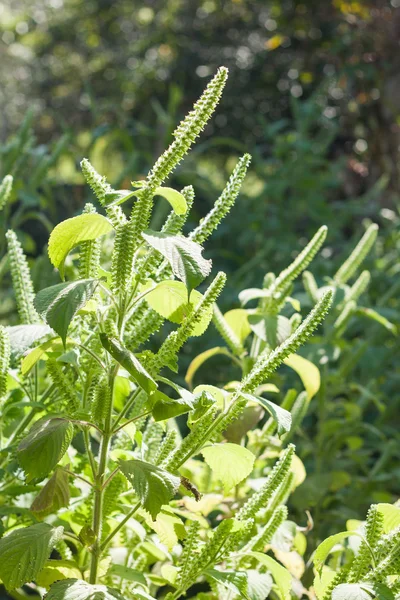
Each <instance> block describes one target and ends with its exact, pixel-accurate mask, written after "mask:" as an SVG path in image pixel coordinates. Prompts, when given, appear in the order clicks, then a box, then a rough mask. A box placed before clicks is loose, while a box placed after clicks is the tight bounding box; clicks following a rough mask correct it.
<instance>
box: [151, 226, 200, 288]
mask: <svg viewBox="0 0 400 600" xmlns="http://www.w3.org/2000/svg"><path fill="white" fill-rule="evenodd" d="M142 236H143V238H144V239H145V240H146V242H147V243H148V244H149V245H150V246H152V247H153V248H155V250H158V252H160V253H161V254H162V255H163V256H164V258H166V259H167V260H168V262H169V263H170V265H171V268H172V272H173V273H174V275H175V277H177V278H178V279H180V280H181V281H183V283H184V284H185V285H186V287H187V289H188V293H189V296H190V292H191V291H192V290H193V289H194V288H195V287H197V286H198V285H199V284H200V283H201V282H202V281H203V279H205V278H206V277H207V276H208V275H209V274H210V271H211V260H206V259H205V258H203V257H202V255H201V253H202V251H203V248H202V247H201V246H200V245H199V244H196V242H192V241H191V240H189V239H187V238H185V237H183V236H177V235H168V234H167V233H162V232H158V231H151V230H150V229H148V230H147V231H146V232H145V233H143V234H142Z"/></svg>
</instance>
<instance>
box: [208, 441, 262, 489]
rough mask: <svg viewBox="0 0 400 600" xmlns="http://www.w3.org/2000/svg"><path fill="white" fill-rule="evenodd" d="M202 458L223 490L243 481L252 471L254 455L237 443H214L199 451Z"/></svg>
mask: <svg viewBox="0 0 400 600" xmlns="http://www.w3.org/2000/svg"><path fill="white" fill-rule="evenodd" d="M201 453H202V455H203V456H204V460H205V461H206V463H207V464H208V466H209V467H210V469H211V470H212V471H213V472H214V475H215V477H216V478H217V479H219V480H220V481H221V482H222V484H223V486H224V488H225V492H229V491H230V490H231V489H232V488H233V487H235V485H237V484H238V483H240V482H241V481H243V479H245V478H246V477H247V476H248V475H249V474H250V473H251V471H252V469H253V465H254V460H255V456H254V454H253V453H252V452H250V450H247V448H244V447H243V446H239V445H238V444H230V443H227V444H214V445H213V446H206V447H205V448H203V449H202V451H201Z"/></svg>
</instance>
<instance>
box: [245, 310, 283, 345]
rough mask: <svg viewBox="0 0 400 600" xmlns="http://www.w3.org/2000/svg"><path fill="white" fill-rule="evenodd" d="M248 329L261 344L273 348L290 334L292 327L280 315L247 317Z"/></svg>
mask: <svg viewBox="0 0 400 600" xmlns="http://www.w3.org/2000/svg"><path fill="white" fill-rule="evenodd" d="M249 327H250V329H251V330H252V331H253V332H254V333H255V334H256V336H257V337H259V338H260V339H261V340H263V342H268V344H269V345H270V346H271V347H272V348H275V347H276V346H278V345H280V344H283V342H284V341H285V340H286V339H287V338H288V337H289V336H290V335H291V334H292V326H291V323H290V321H289V319H287V318H286V317H283V316H282V315H260V314H255V315H249Z"/></svg>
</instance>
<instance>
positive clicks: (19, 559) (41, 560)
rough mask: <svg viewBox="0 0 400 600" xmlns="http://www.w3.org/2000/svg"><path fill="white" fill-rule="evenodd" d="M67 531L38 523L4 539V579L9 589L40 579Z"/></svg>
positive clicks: (0, 544) (0, 568)
mask: <svg viewBox="0 0 400 600" xmlns="http://www.w3.org/2000/svg"><path fill="white" fill-rule="evenodd" d="M63 531H64V528H63V527H51V525H47V523H37V524H35V525H31V526H30V527H24V528H22V529H17V530H16V531H13V532H12V533H10V535H7V536H6V537H3V538H2V539H1V540H0V579H1V581H2V582H3V583H4V585H5V586H6V588H7V589H8V590H15V589H16V588H18V587H20V586H21V585H23V584H24V583H29V582H31V581H33V580H34V579H35V578H36V576H37V575H38V573H39V571H41V569H43V567H44V565H45V563H46V560H47V559H48V558H49V556H50V553H51V551H52V550H53V548H54V546H55V545H56V543H57V542H58V541H59V540H60V539H61V536H62V533H63Z"/></svg>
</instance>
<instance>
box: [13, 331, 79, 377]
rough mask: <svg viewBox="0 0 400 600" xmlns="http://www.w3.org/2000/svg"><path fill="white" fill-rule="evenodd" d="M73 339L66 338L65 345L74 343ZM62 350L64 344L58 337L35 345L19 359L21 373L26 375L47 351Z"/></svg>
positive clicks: (44, 356)
mask: <svg viewBox="0 0 400 600" xmlns="http://www.w3.org/2000/svg"><path fill="white" fill-rule="evenodd" d="M74 344H75V342H74V340H71V339H67V340H66V342H65V346H66V347H68V346H72V345H74ZM63 351H64V344H63V343H62V340H61V338H60V337H56V338H52V339H51V340H48V341H47V342H44V343H43V344H40V346H37V347H36V348H34V349H33V350H31V352H29V354H27V355H26V356H25V357H24V358H23V359H22V361H21V373H22V375H27V374H28V373H29V371H30V370H31V369H32V368H33V367H34V366H35V365H36V364H37V362H38V361H39V360H41V359H45V358H46V357H47V354H48V353H49V352H60V353H62V352H63Z"/></svg>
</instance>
